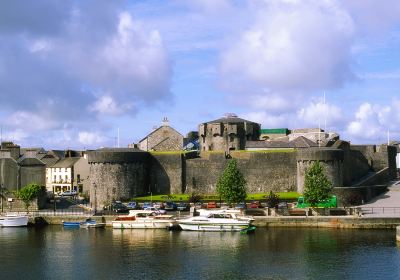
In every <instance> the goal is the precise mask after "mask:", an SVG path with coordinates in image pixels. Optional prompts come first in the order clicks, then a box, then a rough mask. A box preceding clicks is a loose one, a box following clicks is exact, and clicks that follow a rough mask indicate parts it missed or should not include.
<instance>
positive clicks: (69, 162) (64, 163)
mask: <svg viewBox="0 0 400 280" xmlns="http://www.w3.org/2000/svg"><path fill="white" fill-rule="evenodd" d="M79 159H80V157H68V158H64V159H61V160H59V161H58V162H56V163H55V164H54V165H53V166H51V167H52V168H68V167H72V166H73V165H74V164H75V163H76V162H77V161H78V160H79Z"/></svg>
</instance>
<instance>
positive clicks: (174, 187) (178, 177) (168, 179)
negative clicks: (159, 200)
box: [149, 153, 185, 194]
mask: <svg viewBox="0 0 400 280" xmlns="http://www.w3.org/2000/svg"><path fill="white" fill-rule="evenodd" d="M151 155H152V160H151V169H150V186H149V192H150V191H151V192H152V193H158V194H166V193H183V192H184V188H183V187H184V184H183V174H184V170H185V167H184V155H183V154H182V153H172V154H164V153H152V154H151Z"/></svg>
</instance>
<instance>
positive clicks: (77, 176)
mask: <svg viewBox="0 0 400 280" xmlns="http://www.w3.org/2000/svg"><path fill="white" fill-rule="evenodd" d="M76 181H78V183H79V182H80V181H81V174H76Z"/></svg>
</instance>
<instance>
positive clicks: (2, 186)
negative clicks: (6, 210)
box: [0, 183, 4, 212]
mask: <svg viewBox="0 0 400 280" xmlns="http://www.w3.org/2000/svg"><path fill="white" fill-rule="evenodd" d="M0 191H1V197H0V199H1V201H0V202H1V212H3V199H4V197H3V194H4V185H3V183H1V190H0Z"/></svg>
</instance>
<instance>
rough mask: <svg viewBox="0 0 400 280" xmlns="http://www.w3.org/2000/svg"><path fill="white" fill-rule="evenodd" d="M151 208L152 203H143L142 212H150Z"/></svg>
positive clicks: (152, 206)
mask: <svg viewBox="0 0 400 280" xmlns="http://www.w3.org/2000/svg"><path fill="white" fill-rule="evenodd" d="M151 208H154V205H153V203H152V202H145V203H143V210H151Z"/></svg>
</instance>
